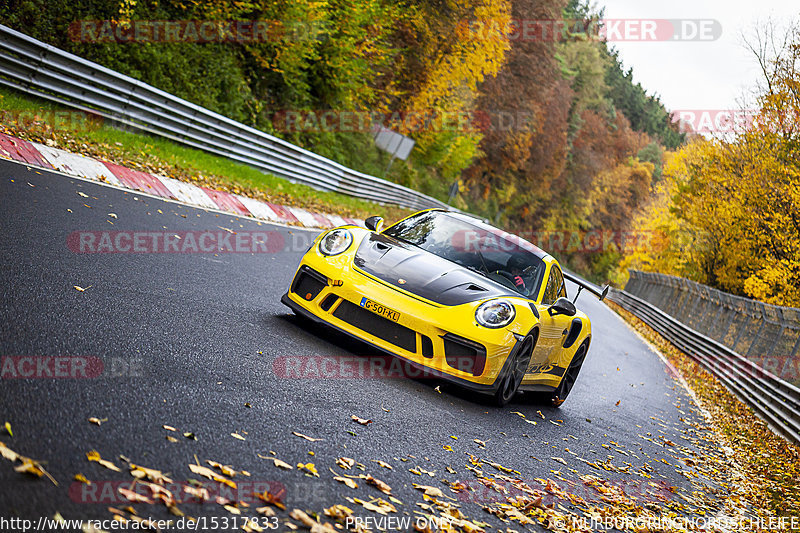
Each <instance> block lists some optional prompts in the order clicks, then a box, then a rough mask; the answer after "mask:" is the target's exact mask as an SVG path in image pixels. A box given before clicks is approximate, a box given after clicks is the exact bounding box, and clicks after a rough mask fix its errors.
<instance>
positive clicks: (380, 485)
mask: <svg viewBox="0 0 800 533" xmlns="http://www.w3.org/2000/svg"><path fill="white" fill-rule="evenodd" d="M364 480H365V481H366V482H367V484H368V485H372V486H373V487H375V488H377V489H378V490H379V491H381V492H382V493H384V494H391V493H392V487H390V486H389V485H388V484H387V483H385V482H383V481H381V480H380V479H377V478H374V477H372V476H370V475H367V476H366V477H365V478H364Z"/></svg>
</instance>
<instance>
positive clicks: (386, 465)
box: [372, 459, 394, 470]
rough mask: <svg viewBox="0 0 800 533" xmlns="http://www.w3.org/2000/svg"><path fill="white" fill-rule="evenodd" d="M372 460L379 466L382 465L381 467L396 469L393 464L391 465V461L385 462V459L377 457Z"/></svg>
mask: <svg viewBox="0 0 800 533" xmlns="http://www.w3.org/2000/svg"><path fill="white" fill-rule="evenodd" d="M372 462H373V463H378V466H381V467H383V468H386V469H388V470H394V468H393V467H392V465H390V464H389V463H384V462H383V461H379V460H377V459H373V460H372Z"/></svg>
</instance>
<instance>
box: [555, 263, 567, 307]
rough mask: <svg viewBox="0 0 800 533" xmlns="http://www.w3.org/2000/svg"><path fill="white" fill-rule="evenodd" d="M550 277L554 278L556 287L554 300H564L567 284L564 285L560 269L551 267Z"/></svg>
mask: <svg viewBox="0 0 800 533" xmlns="http://www.w3.org/2000/svg"><path fill="white" fill-rule="evenodd" d="M551 276H553V277H555V278H556V286H557V287H558V294H557V295H556V299H558V298H566V297H567V284H566V283H564V275H563V274H562V273H561V269H560V268H558V267H557V266H555V265H553V272H552V274H551Z"/></svg>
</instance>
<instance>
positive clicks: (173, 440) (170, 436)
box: [167, 435, 178, 442]
mask: <svg viewBox="0 0 800 533" xmlns="http://www.w3.org/2000/svg"><path fill="white" fill-rule="evenodd" d="M167 440H168V441H170V442H178V439H176V438H175V437H173V436H172V435H167Z"/></svg>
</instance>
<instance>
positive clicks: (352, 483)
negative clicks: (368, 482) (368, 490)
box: [333, 476, 358, 489]
mask: <svg viewBox="0 0 800 533" xmlns="http://www.w3.org/2000/svg"><path fill="white" fill-rule="evenodd" d="M333 479H334V481H338V482H339V483H344V484H345V485H347V486H348V487H350V488H351V489H357V488H358V483H356V482H355V481H353V480H352V479H350V478H349V477H342V476H335V477H334V478H333Z"/></svg>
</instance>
